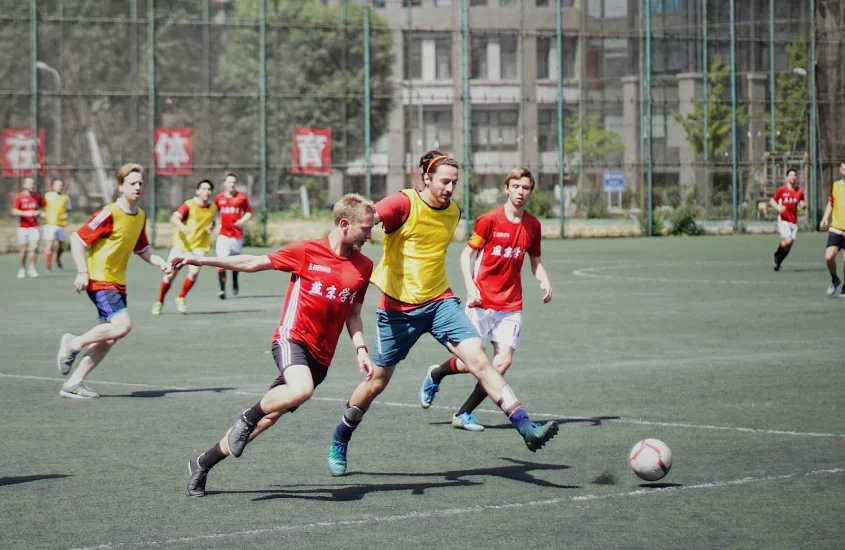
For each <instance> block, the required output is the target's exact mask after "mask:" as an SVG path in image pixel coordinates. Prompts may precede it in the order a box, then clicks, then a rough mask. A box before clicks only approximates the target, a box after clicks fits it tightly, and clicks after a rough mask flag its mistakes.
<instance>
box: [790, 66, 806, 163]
mask: <svg viewBox="0 0 845 550" xmlns="http://www.w3.org/2000/svg"><path fill="white" fill-rule="evenodd" d="M792 73H793V74H797V75H798V76H803V77H806V76H807V70H806V69H805V68H804V67H794V68H793V69H792ZM806 112H807V102H806V101H805V102H804V105H803V106H802V107H801V116H800V117H798V118H799V119H801V120H803V119H804V113H806ZM797 143H798V132H795V138H794V139H793V140H792V148H791V149H790V150H789V158H790V159H791V158H792V155H794V154H795V145H796V144H797ZM787 162H788V161H787Z"/></svg>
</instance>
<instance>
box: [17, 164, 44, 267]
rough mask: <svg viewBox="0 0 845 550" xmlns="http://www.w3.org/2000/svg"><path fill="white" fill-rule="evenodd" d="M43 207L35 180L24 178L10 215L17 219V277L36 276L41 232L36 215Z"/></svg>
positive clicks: (42, 200)
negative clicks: (18, 255)
mask: <svg viewBox="0 0 845 550" xmlns="http://www.w3.org/2000/svg"><path fill="white" fill-rule="evenodd" d="M43 208H44V199H42V198H41V195H39V194H38V193H36V192H35V180H34V179H32V178H24V180H23V187H22V190H21V192H20V193H18V194H17V195H15V200H14V202H13V203H12V215H13V216H17V217H18V218H19V220H18V251H19V253H20V258H21V266H20V269H18V279H23V278H25V277H26V276H27V275H29V276H30V277H38V272H37V271H36V270H35V259H36V257H37V256H38V240H39V239H40V238H41V233H39V231H38V216H40V215H41V213H42V212H43ZM27 253H29V264H28V265H29V269H27V261H26V260H27Z"/></svg>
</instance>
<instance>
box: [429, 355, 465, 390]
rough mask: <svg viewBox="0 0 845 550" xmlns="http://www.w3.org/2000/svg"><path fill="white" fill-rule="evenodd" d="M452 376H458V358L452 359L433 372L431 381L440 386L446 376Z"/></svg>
mask: <svg viewBox="0 0 845 550" xmlns="http://www.w3.org/2000/svg"><path fill="white" fill-rule="evenodd" d="M450 374H458V358H457V357H450V358H449V360H448V361H446V362H445V363H443V364H441V365H440V366H439V367H437V368H436V369H434V370H433V371H431V381H432V382H434V383H435V384H439V383H440V382H442V381H443V377H444V376H449V375H450Z"/></svg>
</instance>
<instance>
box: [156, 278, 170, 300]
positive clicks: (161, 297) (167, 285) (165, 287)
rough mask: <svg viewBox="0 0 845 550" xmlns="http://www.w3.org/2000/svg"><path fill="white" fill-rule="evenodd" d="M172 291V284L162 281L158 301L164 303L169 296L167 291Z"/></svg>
mask: <svg viewBox="0 0 845 550" xmlns="http://www.w3.org/2000/svg"><path fill="white" fill-rule="evenodd" d="M168 290H170V283H168V282H165V281H162V282H161V290H159V291H158V301H159V302H164V297H165V295H167V291H168Z"/></svg>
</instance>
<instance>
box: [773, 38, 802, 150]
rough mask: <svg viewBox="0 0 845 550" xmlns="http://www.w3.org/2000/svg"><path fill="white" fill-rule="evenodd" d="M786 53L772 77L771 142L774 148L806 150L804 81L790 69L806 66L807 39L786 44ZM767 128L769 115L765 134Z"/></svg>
mask: <svg viewBox="0 0 845 550" xmlns="http://www.w3.org/2000/svg"><path fill="white" fill-rule="evenodd" d="M786 57H787V60H788V61H787V63H788V69H787V71H785V72H783V73H780V74H779V75H778V77H777V79H776V80H775V146H776V148H777V151H778V152H789V151H806V150H807V112H808V111H807V101H808V97H809V96H808V82H807V77H806V76H802V75H800V74H796V73H794V72H792V71H793V69H796V68H800V69H803V68H805V67H806V66H807V42H806V41H805V40H803V39H801V40H799V41H798V42H795V43H793V44H790V45H788V46H787V47H786ZM771 131H772V129H771V119H770V118H766V136H767V137H768V136H771ZM769 139H771V138H769Z"/></svg>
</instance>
